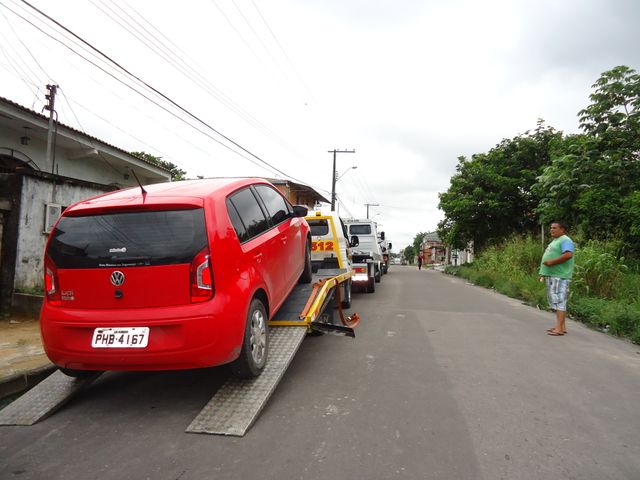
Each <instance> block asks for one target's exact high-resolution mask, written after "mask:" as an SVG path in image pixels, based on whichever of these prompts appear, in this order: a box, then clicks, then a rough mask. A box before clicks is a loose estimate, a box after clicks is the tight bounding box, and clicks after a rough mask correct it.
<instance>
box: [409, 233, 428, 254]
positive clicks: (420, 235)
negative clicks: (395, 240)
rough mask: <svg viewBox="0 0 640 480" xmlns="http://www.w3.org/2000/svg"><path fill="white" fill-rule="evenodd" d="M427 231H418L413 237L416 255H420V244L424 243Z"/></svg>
mask: <svg viewBox="0 0 640 480" xmlns="http://www.w3.org/2000/svg"><path fill="white" fill-rule="evenodd" d="M426 234H427V232H420V233H416V236H415V237H413V243H412V246H413V253H414V255H418V254H419V253H420V246H421V245H422V240H424V236H425V235H426Z"/></svg>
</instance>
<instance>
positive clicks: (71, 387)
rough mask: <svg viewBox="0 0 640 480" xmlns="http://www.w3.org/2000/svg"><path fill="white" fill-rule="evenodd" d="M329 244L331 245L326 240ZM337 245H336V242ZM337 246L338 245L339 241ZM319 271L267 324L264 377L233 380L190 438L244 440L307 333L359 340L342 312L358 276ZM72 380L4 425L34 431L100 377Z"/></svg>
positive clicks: (31, 400)
mask: <svg viewBox="0 0 640 480" xmlns="http://www.w3.org/2000/svg"><path fill="white" fill-rule="evenodd" d="M327 241H330V240H327ZM333 241H336V239H335V238H334V240H333ZM336 244H337V241H336ZM343 267H344V265H342V264H341V263H340V262H339V263H338V265H337V268H320V267H319V268H317V269H316V271H315V272H314V274H313V280H312V282H311V283H310V284H298V285H297V286H296V287H295V288H294V289H293V291H292V292H291V294H290V295H289V297H287V299H286V301H285V302H284V304H283V306H282V307H281V308H280V309H279V310H278V312H276V314H275V315H274V316H273V319H271V320H270V321H269V328H270V330H269V335H270V348H269V354H268V355H269V357H268V359H267V364H266V366H265V369H264V370H263V372H262V374H261V375H260V376H258V377H256V378H252V379H239V378H236V377H234V376H231V377H230V378H229V379H228V380H227V381H226V383H224V384H223V385H222V387H220V388H219V389H218V391H217V392H216V393H215V395H214V396H213V397H212V398H211V399H210V400H209V402H208V403H207V404H206V405H205V406H204V408H203V409H202V411H201V412H200V413H199V414H198V415H197V416H196V418H195V419H194V420H193V421H192V422H191V424H190V425H189V426H188V427H187V428H186V432H188V433H205V434H217V435H232V436H240V437H241V436H243V435H244V434H245V433H246V432H247V431H248V430H249V428H250V427H251V425H253V423H254V422H255V421H256V419H257V418H258V416H259V414H260V412H261V411H262V409H263V408H264V406H265V405H266V403H267V401H268V400H269V397H270V396H271V394H272V393H273V392H274V390H275V388H276V386H277V385H278V383H279V382H280V380H281V379H282V377H283V376H284V373H285V371H286V369H287V367H288V366H289V364H290V363H291V360H292V359H293V357H294V355H295V354H296V352H297V351H298V348H299V347H300V345H301V344H302V341H303V340H304V338H305V337H306V336H307V334H309V333H315V334H333V335H338V336H348V337H353V338H355V331H354V328H355V327H356V326H357V324H358V322H359V320H360V319H359V316H358V314H357V313H353V314H351V315H350V316H347V315H345V313H344V311H343V301H344V293H343V291H344V288H345V283H346V282H350V281H351V279H352V277H354V273H355V272H354V270H351V269H347V268H343ZM100 375H101V373H100V372H96V374H95V375H93V376H90V377H83V378H72V377H68V376H67V375H65V374H63V373H62V372H61V371H59V370H56V371H55V372H54V373H52V374H51V375H50V376H48V377H47V378H46V379H44V380H43V381H42V382H40V383H39V384H37V385H36V386H35V387H33V388H32V389H31V390H29V391H28V392H26V393H25V394H24V395H22V396H21V397H20V398H18V399H16V400H15V401H14V402H13V403H11V404H9V405H8V406H6V407H5V408H4V409H2V410H0V425H24V426H27V425H34V424H35V423H37V422H39V421H40V420H43V419H45V418H47V417H48V416H50V415H52V414H53V413H55V411H57V410H58V409H60V408H61V407H62V406H63V405H64V404H65V403H66V402H67V401H69V400H70V399H71V398H72V397H73V396H75V395H77V394H78V393H80V392H81V391H82V390H84V389H85V388H87V387H88V386H90V385H91V383H93V382H94V381H95V380H96V379H97V378H98V377H99V376H100Z"/></svg>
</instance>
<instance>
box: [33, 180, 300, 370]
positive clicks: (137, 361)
mask: <svg viewBox="0 0 640 480" xmlns="http://www.w3.org/2000/svg"><path fill="white" fill-rule="evenodd" d="M145 190H146V192H143V191H142V189H141V188H132V189H127V190H122V191H118V192H114V193H109V194H106V195H102V196H99V197H95V198H92V199H89V200H85V201H82V202H79V203H77V204H75V205H73V206H71V207H69V208H67V209H66V210H65V211H64V213H63V215H62V217H61V218H60V220H59V221H58V223H57V224H56V226H55V228H54V230H53V231H52V232H51V235H50V237H49V241H48V243H47V248H46V252H45V260H44V261H45V290H46V296H45V300H44V302H43V306H42V311H41V315H40V326H41V330H42V339H43V343H44V347H45V351H46V353H47V355H48V356H49V358H50V359H51V361H52V362H53V363H54V364H55V365H57V366H58V367H60V369H61V370H62V371H63V372H64V373H66V374H68V375H71V376H83V375H86V374H89V373H91V372H92V371H96V370H98V371H102V370H176V369H188V368H197V367H210V366H214V365H221V364H225V363H231V366H232V368H233V370H234V372H235V374H236V375H238V376H241V377H252V376H257V375H259V374H260V372H261V371H262V369H263V368H264V365H265V363H266V359H267V353H268V328H267V321H268V319H269V318H270V316H271V315H272V314H273V313H274V312H275V311H277V310H278V308H279V307H280V306H281V305H282V303H283V302H284V300H285V299H286V297H287V296H288V295H289V293H290V292H291V290H292V289H293V287H294V286H295V284H296V282H304V283H308V282H310V281H311V256H310V242H311V237H310V233H309V226H308V225H307V223H306V221H305V220H304V216H305V215H306V214H307V209H306V208H305V207H300V206H295V207H292V206H291V204H290V203H289V202H288V201H287V200H286V199H285V198H284V197H283V196H282V195H281V194H280V192H278V190H276V189H275V187H273V185H271V184H270V183H268V182H267V181H265V180H260V179H212V180H194V181H183V182H175V183H166V184H158V185H150V186H147V187H145Z"/></svg>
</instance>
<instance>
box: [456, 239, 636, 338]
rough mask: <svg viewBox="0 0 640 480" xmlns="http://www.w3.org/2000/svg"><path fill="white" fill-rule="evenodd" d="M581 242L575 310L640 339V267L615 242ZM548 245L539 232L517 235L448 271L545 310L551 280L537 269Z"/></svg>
mask: <svg viewBox="0 0 640 480" xmlns="http://www.w3.org/2000/svg"><path fill="white" fill-rule="evenodd" d="M576 240H577V239H576ZM576 243H577V245H578V248H577V251H576V268H575V273H574V278H573V281H572V283H571V291H570V299H569V304H568V310H569V315H570V316H571V317H572V318H574V319H576V320H579V321H581V322H583V323H586V324H587V325H589V326H591V327H594V328H597V329H599V330H601V331H604V332H608V333H611V334H613V335H617V336H620V337H625V338H629V339H630V340H631V341H633V342H634V343H640V271H638V267H637V266H635V267H630V266H629V265H627V264H626V263H625V262H624V260H622V259H619V258H616V255H615V247H614V246H613V245H611V244H607V243H604V242H598V241H587V242H586V243H582V242H580V241H579V240H578V241H577V242H576ZM542 251H543V249H542V246H541V241H540V239H539V238H534V237H526V238H517V237H513V238H510V239H508V240H505V241H504V242H503V243H501V244H497V245H492V246H490V247H487V248H485V250H484V251H482V252H481V253H480V254H479V255H478V256H477V258H476V261H475V262H474V263H472V264H466V265H463V266H460V267H451V266H449V267H447V268H446V270H445V272H446V273H450V274H453V275H457V276H460V277H463V278H466V279H467V280H469V281H470V282H472V283H475V284H476V285H480V286H483V287H487V288H493V289H495V290H496V291H498V292H500V293H502V294H504V295H508V296H510V297H513V298H518V299H521V300H523V301H524V302H525V303H527V304H528V305H531V306H534V307H538V308H540V309H543V310H545V309H548V304H547V297H546V291H545V286H544V283H542V282H540V281H539V277H538V274H537V272H538V268H539V266H540V258H541V256H542Z"/></svg>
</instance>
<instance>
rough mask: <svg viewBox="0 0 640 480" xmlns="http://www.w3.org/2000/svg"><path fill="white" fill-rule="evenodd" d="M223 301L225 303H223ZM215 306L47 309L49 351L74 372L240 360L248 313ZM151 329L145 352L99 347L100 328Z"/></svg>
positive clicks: (207, 364)
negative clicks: (93, 343)
mask: <svg viewBox="0 0 640 480" xmlns="http://www.w3.org/2000/svg"><path fill="white" fill-rule="evenodd" d="M218 300H219V299H218ZM212 303H215V302H204V304H200V305H186V306H180V307H164V308H162V309H145V308H142V309H126V310H79V309H77V310H76V309H64V308H56V307H52V306H49V305H48V304H47V303H46V302H45V304H44V306H43V308H42V313H41V319H40V328H41V332H42V340H43V344H44V348H45V352H46V353H47V356H48V357H49V359H50V360H51V361H52V362H53V363H54V364H55V365H57V366H59V367H63V368H69V369H74V370H179V369H189V368H201V367H211V366H216V365H222V364H225V363H228V362H231V361H233V360H235V359H236V358H237V357H238V355H239V353H240V348H241V346H242V338H243V332H244V318H245V315H246V313H245V312H237V313H236V314H229V313H228V308H227V310H226V313H225V315H221V314H220V313H218V312H216V311H215V309H214V308H212ZM106 327H148V328H149V340H148V345H147V346H146V347H144V348H93V347H92V346H91V341H92V338H93V332H94V330H95V329H96V328H106Z"/></svg>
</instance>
